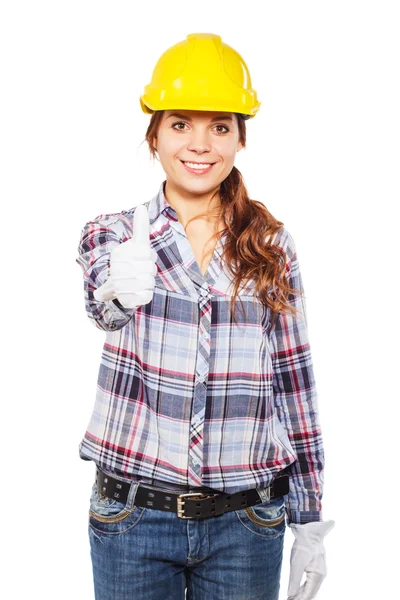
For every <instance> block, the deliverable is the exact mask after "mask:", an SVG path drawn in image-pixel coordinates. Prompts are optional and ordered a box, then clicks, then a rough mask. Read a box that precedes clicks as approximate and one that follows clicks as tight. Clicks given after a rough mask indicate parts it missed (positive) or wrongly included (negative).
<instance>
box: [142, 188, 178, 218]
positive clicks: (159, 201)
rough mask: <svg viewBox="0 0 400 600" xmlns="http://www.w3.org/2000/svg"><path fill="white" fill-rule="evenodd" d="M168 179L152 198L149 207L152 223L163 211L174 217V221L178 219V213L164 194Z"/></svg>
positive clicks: (166, 214) (167, 215)
mask: <svg viewBox="0 0 400 600" xmlns="http://www.w3.org/2000/svg"><path fill="white" fill-rule="evenodd" d="M166 182H167V180H166V179H164V181H163V182H162V183H161V185H160V187H159V190H158V192H157V194H156V195H155V196H154V198H152V200H151V201H150V204H149V207H148V214H149V220H150V223H153V222H154V221H156V220H157V219H158V217H159V216H160V214H161V213H163V214H164V215H165V216H166V217H169V218H170V219H173V220H174V221H177V220H178V214H177V212H176V210H175V209H174V208H172V206H171V205H170V204H169V203H168V202H167V199H166V197H165V194H164V186H165V184H166Z"/></svg>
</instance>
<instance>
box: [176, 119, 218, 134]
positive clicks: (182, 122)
mask: <svg viewBox="0 0 400 600" xmlns="http://www.w3.org/2000/svg"><path fill="white" fill-rule="evenodd" d="M175 125H186V123H185V122H184V121H177V122H176V123H173V124H172V125H171V127H172V129H175ZM215 127H223V128H224V129H225V131H223V132H222V133H219V134H218V135H225V134H226V133H229V131H230V130H229V127H227V126H226V125H215ZM175 131H183V128H181V127H179V128H178V129H175Z"/></svg>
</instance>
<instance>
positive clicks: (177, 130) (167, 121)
mask: <svg viewBox="0 0 400 600" xmlns="http://www.w3.org/2000/svg"><path fill="white" fill-rule="evenodd" d="M154 146H155V147H156V149H157V152H158V155H159V159H160V162H161V165H162V167H163V169H164V171H165V173H166V175H167V180H169V181H170V183H171V184H172V185H173V186H174V187H175V188H181V189H182V190H183V191H184V192H186V193H193V194H206V193H207V192H209V191H211V190H214V189H215V188H216V187H219V184H220V183H221V182H222V181H223V180H224V179H225V178H226V177H227V176H228V175H229V173H230V172H231V170H232V167H233V165H234V162H235V156H236V152H238V151H239V150H241V149H242V147H243V146H242V144H241V143H240V142H239V129H238V124H237V116H236V115H235V114H234V113H229V112H218V111H193V110H181V109H179V110H166V111H165V112H164V114H163V118H162V120H161V122H160V125H159V128H158V134H157V138H155V139H154ZM185 163H189V165H188V164H186V165H185ZM190 163H192V165H190ZM193 163H197V166H198V167H200V166H202V164H201V163H203V164H204V163H205V164H204V169H201V170H195V169H196V165H193ZM199 163H200V164H199ZM210 163H211V164H212V166H211V167H210ZM191 166H192V167H193V168H191Z"/></svg>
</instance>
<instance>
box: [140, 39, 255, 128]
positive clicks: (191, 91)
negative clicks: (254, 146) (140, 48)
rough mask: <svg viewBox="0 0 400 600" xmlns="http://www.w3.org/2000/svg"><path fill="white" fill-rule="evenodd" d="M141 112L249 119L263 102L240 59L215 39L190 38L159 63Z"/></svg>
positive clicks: (142, 102)
mask: <svg viewBox="0 0 400 600" xmlns="http://www.w3.org/2000/svg"><path fill="white" fill-rule="evenodd" d="M140 105H141V107H142V110H143V112H145V113H148V114H151V113H153V112H154V111H156V110H173V109H179V108H181V109H183V110H210V111H226V112H235V113H241V114H242V115H244V117H245V118H247V119H251V118H252V117H254V116H255V114H256V112H257V111H258V110H259V108H260V105H261V102H259V101H258V100H257V92H255V90H253V89H252V87H251V78H250V73H249V70H248V68H247V65H246V63H245V62H244V60H243V58H242V57H241V56H240V54H238V53H237V52H236V50H234V49H233V48H231V47H230V46H228V45H227V44H225V43H223V42H222V39H221V37H220V36H219V35H216V34H214V33H190V34H189V35H188V36H187V37H186V40H184V41H183V42H179V43H177V44H175V45H174V46H171V47H170V48H168V50H166V51H165V52H164V53H163V54H162V55H161V57H160V58H159V60H158V62H157V64H156V66H155V68H154V70H153V75H152V79H151V82H150V83H149V84H148V85H146V87H145V89H144V94H143V95H142V96H140Z"/></svg>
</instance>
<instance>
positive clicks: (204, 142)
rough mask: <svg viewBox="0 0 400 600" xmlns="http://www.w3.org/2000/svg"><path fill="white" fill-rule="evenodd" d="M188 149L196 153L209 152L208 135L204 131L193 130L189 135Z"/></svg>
mask: <svg viewBox="0 0 400 600" xmlns="http://www.w3.org/2000/svg"><path fill="white" fill-rule="evenodd" d="M188 150H190V151H192V152H196V153H197V154H202V153H203V152H210V150H211V144H210V140H209V139H208V135H207V133H206V132H203V133H202V132H201V131H199V132H193V133H192V136H191V140H190V142H189V143H188Z"/></svg>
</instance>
